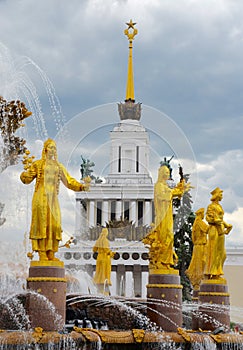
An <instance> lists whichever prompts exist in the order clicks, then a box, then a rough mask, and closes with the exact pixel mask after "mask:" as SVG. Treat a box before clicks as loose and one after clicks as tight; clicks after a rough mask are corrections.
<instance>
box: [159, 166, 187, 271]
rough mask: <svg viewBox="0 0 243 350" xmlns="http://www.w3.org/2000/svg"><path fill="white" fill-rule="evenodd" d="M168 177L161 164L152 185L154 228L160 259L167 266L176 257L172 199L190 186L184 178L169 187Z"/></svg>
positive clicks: (171, 264)
mask: <svg viewBox="0 0 243 350" xmlns="http://www.w3.org/2000/svg"><path fill="white" fill-rule="evenodd" d="M169 178H170V170H169V168H168V167H167V166H165V165H163V166H161V167H160V168H159V173H158V180H157V182H156V184H155V186H154V208H155V230H156V232H157V239H158V241H159V245H160V261H161V263H162V264H164V265H165V266H167V267H169V266H174V260H175V258H176V256H175V252H174V233H173V207H172V200H173V198H174V197H179V198H180V197H182V195H183V194H184V193H185V192H187V191H189V189H190V188H191V185H190V184H189V183H185V181H184V180H182V181H181V182H179V183H178V184H177V185H176V187H175V188H170V187H169V186H168V184H167V180H168V179H169Z"/></svg>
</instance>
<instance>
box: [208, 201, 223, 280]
mask: <svg viewBox="0 0 243 350" xmlns="http://www.w3.org/2000/svg"><path fill="white" fill-rule="evenodd" d="M223 216H224V211H223V208H222V206H221V205H220V204H219V203H218V202H212V203H211V204H209V206H208V208H207V213H206V220H207V222H208V224H209V229H208V243H207V257H206V267H205V272H204V274H205V275H208V276H220V275H223V274H224V273H223V266H224V262H225V259H226V250H225V232H224V227H225V225H224V221H223Z"/></svg>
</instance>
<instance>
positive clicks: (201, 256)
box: [186, 217, 208, 290]
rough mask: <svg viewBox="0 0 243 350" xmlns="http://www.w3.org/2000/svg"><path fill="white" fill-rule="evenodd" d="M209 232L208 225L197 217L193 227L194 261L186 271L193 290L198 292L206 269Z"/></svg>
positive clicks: (192, 260)
mask: <svg viewBox="0 0 243 350" xmlns="http://www.w3.org/2000/svg"><path fill="white" fill-rule="evenodd" d="M207 231H208V225H207V224H206V223H205V222H204V221H203V220H202V218H201V217H196V219H195V221H194V224H193V227H192V242H193V251H192V259H191V262H190V265H189V267H188V269H187V270H186V274H187V276H188V277H189V279H190V281H191V284H192V285H193V288H194V289H196V290H197V289H199V286H200V283H201V280H202V279H203V274H204V269H205V263H206V244H207Z"/></svg>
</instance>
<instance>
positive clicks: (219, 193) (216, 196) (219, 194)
mask: <svg viewBox="0 0 243 350" xmlns="http://www.w3.org/2000/svg"><path fill="white" fill-rule="evenodd" d="M211 195H212V197H211V201H215V200H221V199H222V198H223V190H221V189H220V188H219V187H216V188H215V189H214V190H213V191H212V192H211Z"/></svg>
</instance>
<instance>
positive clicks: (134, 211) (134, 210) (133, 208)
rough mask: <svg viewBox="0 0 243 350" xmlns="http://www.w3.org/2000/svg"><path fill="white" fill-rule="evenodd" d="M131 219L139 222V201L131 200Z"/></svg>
mask: <svg viewBox="0 0 243 350" xmlns="http://www.w3.org/2000/svg"><path fill="white" fill-rule="evenodd" d="M130 213H131V214H130V221H131V220H132V221H133V223H134V224H136V223H137V202H136V201H130Z"/></svg>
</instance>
